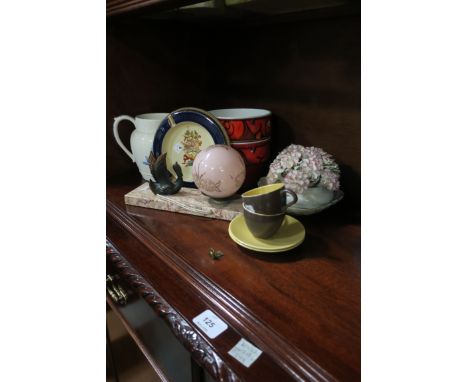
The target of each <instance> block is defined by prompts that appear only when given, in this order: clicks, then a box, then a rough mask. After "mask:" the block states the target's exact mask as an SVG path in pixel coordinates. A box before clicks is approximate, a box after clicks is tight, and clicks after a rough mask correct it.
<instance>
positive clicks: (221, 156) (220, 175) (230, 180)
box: [192, 145, 245, 199]
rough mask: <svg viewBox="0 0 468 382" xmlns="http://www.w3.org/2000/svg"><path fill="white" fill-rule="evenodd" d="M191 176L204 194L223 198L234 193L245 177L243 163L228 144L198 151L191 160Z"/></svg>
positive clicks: (237, 153)
mask: <svg viewBox="0 0 468 382" xmlns="http://www.w3.org/2000/svg"><path fill="white" fill-rule="evenodd" d="M192 177H193V181H194V182H195V185H196V186H197V187H198V189H199V190H200V191H201V192H202V193H203V194H205V195H207V196H210V197H212V198H214V199H224V198H228V197H230V196H232V195H234V194H235V193H236V192H237V191H238V190H239V188H240V187H241V186H242V183H243V182H244V179H245V163H244V160H243V159H242V157H241V155H240V154H239V152H237V151H236V150H235V149H233V148H232V147H230V146H226V145H212V146H209V147H207V148H206V149H204V150H202V151H200V152H199V153H198V154H197V156H196V157H195V160H194V161H193V167H192Z"/></svg>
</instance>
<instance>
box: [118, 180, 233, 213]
mask: <svg viewBox="0 0 468 382" xmlns="http://www.w3.org/2000/svg"><path fill="white" fill-rule="evenodd" d="M125 204H129V205H132V206H138V207H146V208H153V209H156V210H164V211H172V212H178V213H181V214H189V215H197V216H204V217H207V218H214V219H221V220H232V219H234V218H235V217H236V216H237V215H238V214H239V213H241V212H242V199H241V198H240V196H238V195H236V196H234V197H233V198H231V199H229V201H225V202H215V201H213V199H211V198H209V197H208V196H205V195H203V194H202V193H201V192H200V190H198V189H194V188H186V187H182V188H181V190H180V191H179V192H178V193H177V194H174V195H154V194H153V193H152V192H151V190H150V188H149V185H148V183H143V184H142V185H141V186H139V187H137V188H135V189H134V190H133V191H130V192H129V193H128V194H126V195H125Z"/></svg>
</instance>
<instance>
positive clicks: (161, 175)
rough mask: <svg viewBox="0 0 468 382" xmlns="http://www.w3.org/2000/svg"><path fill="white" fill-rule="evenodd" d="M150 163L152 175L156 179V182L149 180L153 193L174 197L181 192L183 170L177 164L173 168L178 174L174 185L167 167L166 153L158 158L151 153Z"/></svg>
mask: <svg viewBox="0 0 468 382" xmlns="http://www.w3.org/2000/svg"><path fill="white" fill-rule="evenodd" d="M148 163H149V168H150V170H151V175H153V178H154V182H153V181H152V180H151V179H150V180H149V185H150V189H151V191H153V193H154V194H155V195H172V194H175V193H176V192H178V191H179V190H180V188H181V187H182V184H183V183H184V181H183V175H182V169H181V167H180V165H179V164H178V163H177V162H176V163H174V165H173V166H172V168H173V169H174V171H175V173H176V174H177V179H176V180H175V182H174V183H172V180H171V179H172V174H171V173H170V172H169V170H168V169H167V167H166V153H164V154H161V155H160V156H159V157H158V158H156V157H155V156H154V154H153V152H152V151H151V153H150V156H149V158H148Z"/></svg>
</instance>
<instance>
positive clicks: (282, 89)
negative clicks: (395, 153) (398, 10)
mask: <svg viewBox="0 0 468 382" xmlns="http://www.w3.org/2000/svg"><path fill="white" fill-rule="evenodd" d="M107 39H108V41H107V55H108V58H107V73H108V74H107V76H108V80H107V120H106V123H107V128H106V134H107V172H108V175H109V176H112V175H116V174H118V173H121V172H122V171H126V170H130V169H133V168H134V165H133V164H132V163H131V161H130V160H129V158H128V157H127V156H126V155H125V154H124V153H123V151H122V150H121V149H120V148H119V147H118V146H117V145H116V144H115V141H114V138H113V136H112V121H113V118H114V117H116V116H118V115H121V114H129V115H132V116H134V115H136V114H139V113H145V112H170V111H172V110H175V109H177V108H180V107H184V106H195V107H200V108H202V109H206V110H212V109H216V108H228V107H258V108H267V109H270V110H271V111H272V112H273V118H274V119H273V142H272V143H273V154H272V156H274V155H275V154H276V153H277V152H278V151H279V150H281V149H282V148H284V147H285V146H286V145H288V144H290V143H297V144H302V145H305V146H309V145H313V146H318V147H322V148H323V149H324V150H326V151H327V152H329V153H331V154H332V155H334V156H335V158H336V160H337V161H338V163H339V165H340V168H341V170H342V179H341V183H342V190H343V191H344V193H345V198H344V199H343V201H342V202H341V203H340V206H339V207H338V208H339V209H340V210H341V213H343V214H347V215H349V217H350V218H352V219H354V221H359V219H360V200H361V158H360V157H361V150H360V139H361V133H360V98H361V94H360V78H361V77H360V54H361V50H360V16H359V15H354V16H341V17H331V18H325V19H312V20H296V21H294V22H277V23H266V22H265V23H263V24H254V25H252V24H250V23H248V22H244V21H242V20H240V21H239V20H237V21H226V20H224V19H215V20H213V21H211V22H206V23H200V22H199V21H198V20H197V19H194V20H193V21H192V22H190V21H186V22H185V21H178V20H172V21H168V20H145V19H131V20H125V21H123V20H115V19H112V18H110V19H109V20H108V29H107ZM120 130H121V131H122V135H123V138H122V139H123V140H124V141H126V142H128V136H129V133H130V131H131V128H130V127H128V128H127V129H126V128H125V126H123V125H122V128H121V129H120Z"/></svg>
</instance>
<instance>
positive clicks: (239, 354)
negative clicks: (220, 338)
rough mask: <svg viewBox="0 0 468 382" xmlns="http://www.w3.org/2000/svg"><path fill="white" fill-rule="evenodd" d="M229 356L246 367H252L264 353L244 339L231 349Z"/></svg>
mask: <svg viewBox="0 0 468 382" xmlns="http://www.w3.org/2000/svg"><path fill="white" fill-rule="evenodd" d="M228 354H229V355H230V356H232V357H234V358H235V359H237V360H238V361H239V362H240V363H241V364H242V365H244V366H245V367H250V365H252V364H253V363H254V362H255V361H256V360H257V358H258V357H260V354H262V351H261V350H260V349H258V348H256V347H255V346H254V345H252V344H251V343H250V342H249V341H246V340H244V339H243V338H242V339H241V340H240V341H239V342H238V343H237V344H236V345H235V346H234V347H233V348H232V349H231V350H229V352H228Z"/></svg>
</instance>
